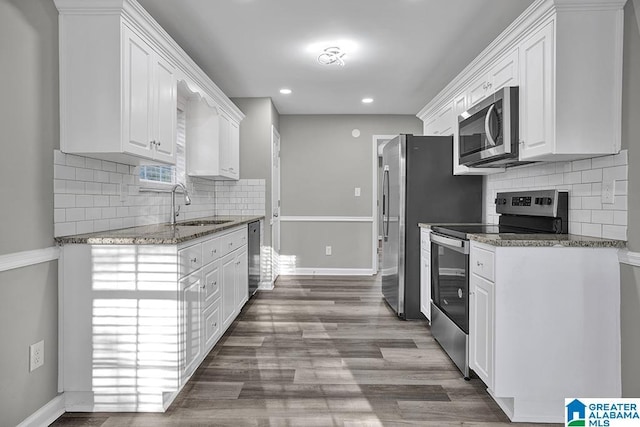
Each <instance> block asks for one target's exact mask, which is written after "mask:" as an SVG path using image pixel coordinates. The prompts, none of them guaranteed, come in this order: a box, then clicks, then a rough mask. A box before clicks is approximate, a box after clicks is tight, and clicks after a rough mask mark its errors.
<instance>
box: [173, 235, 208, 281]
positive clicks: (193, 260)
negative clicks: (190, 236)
mask: <svg viewBox="0 0 640 427" xmlns="http://www.w3.org/2000/svg"><path fill="white" fill-rule="evenodd" d="M178 263H179V264H180V266H179V271H180V277H184V276H186V275H187V274H189V273H192V272H194V271H196V270H197V269H199V268H200V267H202V247H201V245H200V244H199V243H198V244H197V245H193V246H189V247H188V248H184V249H180V250H179V251H178Z"/></svg>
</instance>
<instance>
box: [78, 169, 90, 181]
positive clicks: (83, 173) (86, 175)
mask: <svg viewBox="0 0 640 427" xmlns="http://www.w3.org/2000/svg"><path fill="white" fill-rule="evenodd" d="M75 179H77V180H78V181H93V170H91V169H84V168H78V169H76V178H75Z"/></svg>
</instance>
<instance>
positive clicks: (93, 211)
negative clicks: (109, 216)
mask: <svg viewBox="0 0 640 427" xmlns="http://www.w3.org/2000/svg"><path fill="white" fill-rule="evenodd" d="M85 218H86V219H91V220H93V219H102V208H86V214H85Z"/></svg>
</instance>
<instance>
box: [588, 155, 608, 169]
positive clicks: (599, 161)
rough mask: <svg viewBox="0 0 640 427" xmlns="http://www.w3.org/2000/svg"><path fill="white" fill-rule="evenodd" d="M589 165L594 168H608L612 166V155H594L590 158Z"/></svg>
mask: <svg viewBox="0 0 640 427" xmlns="http://www.w3.org/2000/svg"><path fill="white" fill-rule="evenodd" d="M591 166H592V167H593V168H594V169H596V168H608V167H611V166H613V156H604V157H594V158H593V159H591Z"/></svg>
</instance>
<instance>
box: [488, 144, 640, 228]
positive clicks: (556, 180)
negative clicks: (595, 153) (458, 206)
mask: <svg viewBox="0 0 640 427" xmlns="http://www.w3.org/2000/svg"><path fill="white" fill-rule="evenodd" d="M627 162H628V154H627V151H626V150H623V151H621V152H620V153H619V154H616V155H612V156H603V157H596V158H593V159H583V160H575V161H568V162H557V163H547V164H544V163H543V164H533V165H527V166H522V167H518V168H513V169H509V170H507V171H506V172H504V173H499V174H493V175H488V176H487V177H486V178H485V188H484V192H485V197H486V200H485V207H484V210H485V212H484V218H485V221H486V222H489V223H495V222H497V219H498V216H497V214H496V212H495V205H494V203H493V198H494V197H495V194H496V193H497V192H500V191H517V190H539V189H549V188H554V189H557V190H560V191H568V192H569V197H570V199H569V232H570V233H572V234H580V235H588V236H596V237H608V238H616V239H625V238H626V226H627V204H628V196H627V194H628V180H627V174H628V164H627ZM611 181H615V192H614V194H615V197H614V203H602V188H603V183H607V184H608V183H609V182H611ZM623 236H624V237H623Z"/></svg>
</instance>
